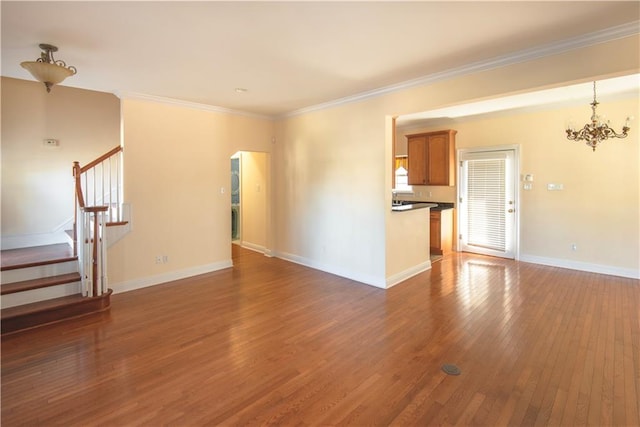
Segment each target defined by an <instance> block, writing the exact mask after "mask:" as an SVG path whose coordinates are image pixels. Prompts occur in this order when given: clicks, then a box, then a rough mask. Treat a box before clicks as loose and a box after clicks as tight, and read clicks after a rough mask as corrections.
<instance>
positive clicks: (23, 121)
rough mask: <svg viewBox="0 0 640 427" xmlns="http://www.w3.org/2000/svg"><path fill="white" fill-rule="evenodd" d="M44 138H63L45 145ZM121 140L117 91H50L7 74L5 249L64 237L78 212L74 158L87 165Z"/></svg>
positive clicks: (4, 112)
mask: <svg viewBox="0 0 640 427" xmlns="http://www.w3.org/2000/svg"><path fill="white" fill-rule="evenodd" d="M45 138H54V139H57V140H59V144H60V145H59V146H58V147H46V146H44V145H43V140H44V139H45ZM118 145H120V100H119V99H118V98H117V97H115V96H114V95H111V94H107V93H102V92H94V91H88V90H82V89H74V88H69V87H65V86H55V87H54V88H53V89H52V90H51V93H47V92H46V90H45V88H44V85H43V84H41V83H38V82H34V81H27V80H18V79H11V78H6V77H3V78H2V241H3V245H2V246H3V248H4V249H8V248H10V247H16V246H17V247H21V246H24V245H29V244H31V245H33V244H34V243H35V244H47V243H54V241H57V240H59V236H60V235H61V234H62V239H63V240H62V241H64V239H65V237H64V228H66V227H69V226H70V222H69V221H71V220H72V218H73V209H74V206H73V200H74V199H73V179H72V176H71V166H72V164H73V161H79V162H80V164H86V163H88V162H89V161H91V160H93V159H95V158H96V157H98V156H100V155H101V154H103V153H105V152H107V151H109V150H110V149H111V148H114V147H116V146H118ZM51 239H53V240H54V241H52V240H51ZM22 243H24V245H23V244H22Z"/></svg>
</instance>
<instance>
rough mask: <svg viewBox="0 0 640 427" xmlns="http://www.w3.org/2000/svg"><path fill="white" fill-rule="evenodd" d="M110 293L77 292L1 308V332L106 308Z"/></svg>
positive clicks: (48, 322)
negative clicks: (94, 294)
mask: <svg viewBox="0 0 640 427" xmlns="http://www.w3.org/2000/svg"><path fill="white" fill-rule="evenodd" d="M111 293H112V291H111V289H109V290H108V291H107V293H105V294H103V295H101V296H99V297H91V298H89V297H83V296H82V295H80V294H77V295H70V296H66V297H61V298H54V299H49V300H45V301H39V302H35V303H31V304H25V305H20V306H17V307H10V308H5V309H2V311H1V315H0V319H1V322H2V334H3V335H4V334H10V333H13V332H17V331H21V330H25V329H31V328H34V327H37V326H42V325H47V324H51V323H56V322H60V321H62V320H66V319H72V318H75V317H79V316H85V315H88V314H92V313H100V312H102V311H105V310H108V309H109V308H110V306H111Z"/></svg>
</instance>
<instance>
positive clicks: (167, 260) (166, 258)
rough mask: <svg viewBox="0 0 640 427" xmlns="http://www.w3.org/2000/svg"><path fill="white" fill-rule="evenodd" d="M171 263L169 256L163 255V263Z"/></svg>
mask: <svg viewBox="0 0 640 427" xmlns="http://www.w3.org/2000/svg"><path fill="white" fill-rule="evenodd" d="M168 262H169V255H162V263H163V264H166V263H168Z"/></svg>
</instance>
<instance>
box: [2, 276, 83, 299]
mask: <svg viewBox="0 0 640 427" xmlns="http://www.w3.org/2000/svg"><path fill="white" fill-rule="evenodd" d="M80 280H81V277H80V274H79V273H67V274H60V275H58V276H50V277H42V278H39V279H32V280H23V281H21V282H14V283H7V284H3V285H2V286H0V295H7V294H14V293H17V292H24V291H30V290H33V289H40V288H47V287H49V286H57V285H63V284H65V283H73V282H79V281H80Z"/></svg>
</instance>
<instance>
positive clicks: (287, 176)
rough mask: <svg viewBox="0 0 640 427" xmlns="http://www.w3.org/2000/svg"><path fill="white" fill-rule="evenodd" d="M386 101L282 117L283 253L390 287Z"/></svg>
mask: <svg viewBox="0 0 640 427" xmlns="http://www.w3.org/2000/svg"><path fill="white" fill-rule="evenodd" d="M383 106H384V105H383V104H377V102H376V100H372V101H371V102H367V103H354V104H348V105H345V106H342V107H336V108H331V109H325V110H321V111H316V112H312V113H308V114H304V115H300V116H294V117H291V118H288V119H286V120H283V121H282V122H280V123H279V124H278V138H277V142H276V144H275V145H276V148H275V155H274V176H275V177H276V180H275V189H276V190H275V191H274V192H275V193H276V194H274V201H275V203H274V210H275V215H274V216H275V223H276V245H275V247H276V249H277V253H276V255H277V256H280V257H283V258H286V259H289V260H292V261H295V262H299V263H302V264H305V265H309V266H312V267H314V268H318V269H322V270H325V271H329V272H332V273H335V274H338V275H341V276H344V277H349V278H352V279H354V280H358V281H361V282H364V283H369V284H374V285H376V286H385V283H386V280H385V240H384V229H385V209H386V205H385V201H384V193H385V189H384V187H385V169H384V158H385V129H386V127H385V126H386V124H385V115H384V111H385V110H384V109H383V108H382V107H383ZM389 159H390V157H389ZM389 161H390V160H389ZM389 193H390V191H389Z"/></svg>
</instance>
